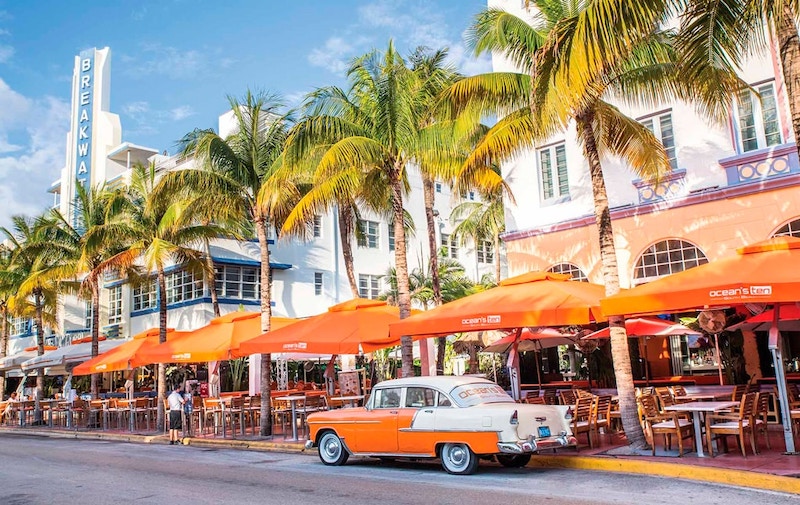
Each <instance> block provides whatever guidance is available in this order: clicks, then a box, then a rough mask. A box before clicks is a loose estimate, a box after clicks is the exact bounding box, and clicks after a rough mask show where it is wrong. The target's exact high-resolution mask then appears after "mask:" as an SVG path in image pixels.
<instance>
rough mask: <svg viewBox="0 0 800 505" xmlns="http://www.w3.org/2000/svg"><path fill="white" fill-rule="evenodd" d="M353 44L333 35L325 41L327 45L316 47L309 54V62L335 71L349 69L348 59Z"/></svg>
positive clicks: (339, 71)
mask: <svg viewBox="0 0 800 505" xmlns="http://www.w3.org/2000/svg"><path fill="white" fill-rule="evenodd" d="M352 50H353V46H351V45H350V44H348V43H347V42H345V40H344V39H343V38H341V37H331V38H329V39H328V40H326V41H325V46H324V47H321V48H316V49H313V50H312V51H311V54H309V55H308V62H309V63H311V64H312V65H314V66H315V67H322V68H325V69H328V70H330V71H331V72H333V73H337V74H338V73H341V72H344V71H345V70H347V67H348V60H349V59H350V54H351V52H352Z"/></svg>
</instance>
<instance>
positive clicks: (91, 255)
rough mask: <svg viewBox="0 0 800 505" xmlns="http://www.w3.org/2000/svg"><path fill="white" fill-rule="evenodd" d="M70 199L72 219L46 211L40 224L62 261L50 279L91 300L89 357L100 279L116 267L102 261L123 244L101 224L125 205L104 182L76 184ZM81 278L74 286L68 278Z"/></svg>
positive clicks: (96, 333)
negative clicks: (45, 219) (85, 186)
mask: <svg viewBox="0 0 800 505" xmlns="http://www.w3.org/2000/svg"><path fill="white" fill-rule="evenodd" d="M75 187H76V195H75V200H74V216H75V219H74V221H72V222H71V221H70V220H69V219H67V218H66V217H64V216H63V215H62V214H61V213H60V212H59V211H58V210H56V209H53V210H52V211H51V212H50V213H49V219H48V221H47V223H46V225H45V226H43V229H42V233H43V239H44V242H45V243H46V244H47V248H48V249H49V250H50V251H51V254H59V255H60V256H61V257H62V258H63V260H62V262H61V264H60V267H59V268H58V269H53V270H52V272H51V275H52V277H53V280H54V281H56V282H60V283H61V285H62V289H63V288H64V287H66V288H75V289H76V290H77V291H78V294H79V295H80V296H81V297H82V298H88V299H90V300H91V303H92V327H91V334H92V335H91V337H92V357H94V356H97V354H98V352H99V337H100V288H101V286H100V280H101V276H102V275H103V274H105V273H107V272H110V271H113V270H116V268H117V266H116V265H113V264H109V263H107V262H106V261H107V260H108V259H109V258H111V257H112V256H115V255H116V254H118V253H119V252H122V251H123V250H124V249H125V247H124V244H123V243H121V242H120V241H119V237H114V236H110V235H109V234H107V233H104V231H105V228H104V227H103V225H104V224H105V223H107V222H111V221H113V220H115V219H117V218H118V217H119V215H120V214H121V212H122V210H123V208H124V206H125V203H126V202H125V194H124V192H123V191H122V190H109V189H108V188H106V187H105V185H100V186H97V187H96V188H92V189H89V190H87V189H86V188H84V186H83V185H81V184H77V185H76V186H75ZM126 273H127V274H128V275H127V276H126V277H131V278H133V277H135V274H136V272H135V271H129V272H126ZM79 277H82V279H81V280H80V281H79V282H78V283H77V286H75V285H74V284H73V283H71V282H69V279H75V278H79ZM99 378H100V375H99V374H92V376H91V395H92V398H97V395H98V380H99Z"/></svg>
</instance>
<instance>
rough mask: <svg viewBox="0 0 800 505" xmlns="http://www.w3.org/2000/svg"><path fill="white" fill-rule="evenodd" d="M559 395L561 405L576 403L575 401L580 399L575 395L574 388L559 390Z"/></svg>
mask: <svg viewBox="0 0 800 505" xmlns="http://www.w3.org/2000/svg"><path fill="white" fill-rule="evenodd" d="M558 396H559V398H560V399H561V405H575V402H576V401H577V399H578V397H577V396H576V395H575V391H574V390H572V389H565V390H563V391H559V392H558Z"/></svg>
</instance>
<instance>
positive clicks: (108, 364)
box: [72, 328, 187, 375]
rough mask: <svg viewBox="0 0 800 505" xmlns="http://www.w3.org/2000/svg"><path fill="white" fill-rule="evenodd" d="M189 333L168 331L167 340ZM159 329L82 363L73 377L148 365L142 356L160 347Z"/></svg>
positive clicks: (73, 372) (153, 329) (154, 329)
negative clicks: (149, 350)
mask: <svg viewBox="0 0 800 505" xmlns="http://www.w3.org/2000/svg"><path fill="white" fill-rule="evenodd" d="M185 333H187V332H184V331H175V330H174V329H172V328H168V329H167V340H168V341H169V339H171V338H176V337H178V336H180V335H183V334H185ZM158 334H159V329H158V328H151V329H149V330H146V331H143V332H141V333H139V334H138V335H134V337H133V339H132V340H129V341H127V342H125V343H123V344H120V345H119V346H117V347H115V348H113V349H111V350H109V351H107V352H104V353H103V354H98V355H97V356H95V357H94V358H92V359H90V360H89V361H86V362H84V363H81V364H80V365H78V366H76V367H75V368H74V369H73V370H72V375H89V374H93V373H104V372H115V371H117V370H130V369H132V368H136V367H138V366H142V365H146V364H148V363H149V362H147V361H142V359H141V354H142V353H143V352H144V351H146V350H148V349H152V348H154V347H156V346H157V345H158Z"/></svg>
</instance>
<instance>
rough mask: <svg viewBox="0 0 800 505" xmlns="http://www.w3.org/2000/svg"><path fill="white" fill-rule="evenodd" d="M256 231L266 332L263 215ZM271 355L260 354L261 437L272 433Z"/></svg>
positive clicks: (268, 300)
mask: <svg viewBox="0 0 800 505" xmlns="http://www.w3.org/2000/svg"><path fill="white" fill-rule="evenodd" d="M255 222H256V233H257V234H258V245H259V247H260V248H261V331H262V332H264V333H266V332H268V331H269V329H270V320H271V319H272V269H271V268H270V266H269V242H268V239H267V226H268V224H269V223H268V222H267V220H266V218H264V217H256V219H255ZM271 365H272V356H271V355H269V354H262V355H261V370H260V372H261V390H260V393H261V411H260V414H261V423H260V426H259V433H260V434H261V436H262V437H268V436H271V435H272V405H271V403H272V398H271V396H270V392H271V391H270V390H271V388H270V381H271V380H272V371H271V370H270V367H271Z"/></svg>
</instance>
